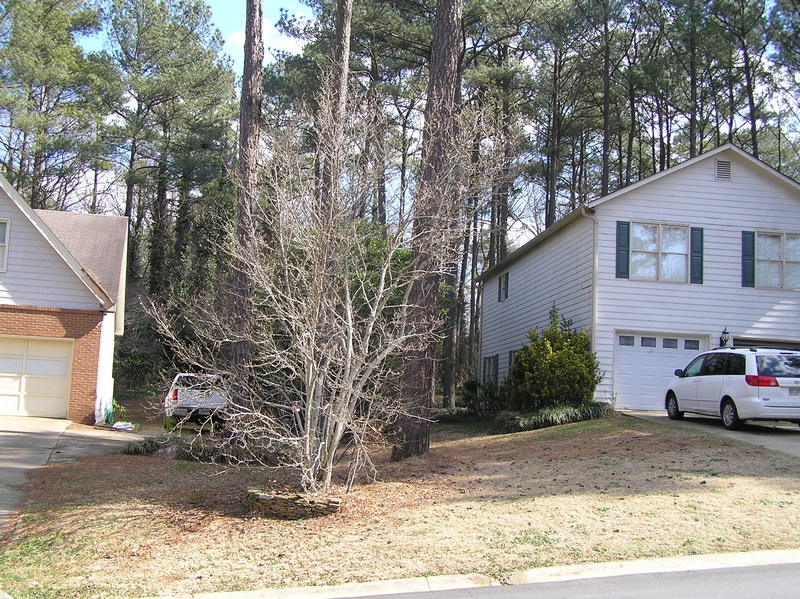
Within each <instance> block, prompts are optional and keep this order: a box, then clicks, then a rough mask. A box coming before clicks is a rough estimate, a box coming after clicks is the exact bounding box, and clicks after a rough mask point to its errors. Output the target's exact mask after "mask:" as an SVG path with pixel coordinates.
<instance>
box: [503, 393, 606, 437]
mask: <svg viewBox="0 0 800 599" xmlns="http://www.w3.org/2000/svg"><path fill="white" fill-rule="evenodd" d="M613 412H614V406H612V405H611V404H608V403H605V402H596V401H592V402H587V403H584V404H583V405H581V406H579V407H577V408H576V407H573V406H553V407H548V408H542V409H541V410H538V411H536V412H532V413H520V412H509V411H506V412H500V413H499V414H498V415H497V417H496V418H495V419H494V421H493V422H492V428H491V429H490V431H489V432H490V433H492V434H495V435H500V434H504V433H518V432H522V431H532V430H536V429H540V428H548V427H550V426H558V425H561V424H572V423H573V422H583V421H584V420H594V419H595V418H602V417H604V416H608V415H610V414H612V413H613Z"/></svg>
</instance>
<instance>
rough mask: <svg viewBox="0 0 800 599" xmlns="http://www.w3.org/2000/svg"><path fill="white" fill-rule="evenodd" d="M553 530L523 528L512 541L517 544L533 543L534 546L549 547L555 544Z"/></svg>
mask: <svg viewBox="0 0 800 599" xmlns="http://www.w3.org/2000/svg"><path fill="white" fill-rule="evenodd" d="M554 532H555V531H552V530H546V531H545V530H537V529H535V528H532V529H529V530H523V531H522V532H520V533H518V534H516V535H515V536H514V537H513V539H512V542H513V543H514V544H519V545H534V546H535V547H550V546H552V545H554V544H555V542H556V539H555V537H554V536H553V533H554Z"/></svg>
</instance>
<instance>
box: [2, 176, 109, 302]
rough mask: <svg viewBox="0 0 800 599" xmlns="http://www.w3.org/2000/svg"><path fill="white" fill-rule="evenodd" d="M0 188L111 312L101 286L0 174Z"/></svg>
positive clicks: (107, 297) (106, 296)
mask: <svg viewBox="0 0 800 599" xmlns="http://www.w3.org/2000/svg"><path fill="white" fill-rule="evenodd" d="M0 189H2V190H3V192H5V194H6V196H8V197H9V198H10V199H11V201H12V202H14V204H15V205H16V207H17V208H18V209H19V210H20V212H22V214H23V215H24V216H25V217H26V218H27V219H28V221H29V222H30V223H31V225H33V227H34V228H35V229H36V230H37V231H38V232H39V233H40V234H41V236H42V237H43V238H44V239H45V240H46V241H47V243H48V244H50V247H52V248H53V250H55V252H56V254H58V256H59V257H60V258H61V259H62V260H63V261H64V263H65V264H66V265H67V266H68V267H69V269H70V270H71V271H72V272H73V273H75V276H77V277H78V278H79V279H80V281H81V282H82V283H83V284H84V286H85V287H86V288H87V289H88V290H89V291H90V292H91V293H92V295H94V296H95V297H96V298H97V301H98V302H99V303H100V308H101V309H102V310H104V311H106V312H111V311H113V310H114V308H115V304H114V300H112V299H111V298H110V297H109V296H108V294H107V293H106V292H105V290H103V288H102V287H101V286H100V285H99V284H98V283H97V282H96V281H95V280H94V278H92V276H91V275H90V274H89V273H88V272H86V270H85V269H84V268H83V267H82V266H81V265H80V264H79V263H78V261H77V260H76V259H75V258H74V257H73V255H72V254H70V253H69V250H67V248H65V247H64V244H63V243H61V241H60V240H59V239H58V237H56V235H55V233H53V232H52V231H51V230H50V228H49V227H48V226H47V225H45V224H44V222H43V221H42V219H41V218H39V216H38V215H37V214H36V212H34V211H33V208H31V207H30V206H29V205H28V203H27V202H26V201H25V200H24V199H23V198H22V196H21V195H19V193H18V192H17V190H16V189H14V188H13V187H12V185H11V183H9V182H8V180H7V179H6V178H5V177H4V176H3V175H2V174H0Z"/></svg>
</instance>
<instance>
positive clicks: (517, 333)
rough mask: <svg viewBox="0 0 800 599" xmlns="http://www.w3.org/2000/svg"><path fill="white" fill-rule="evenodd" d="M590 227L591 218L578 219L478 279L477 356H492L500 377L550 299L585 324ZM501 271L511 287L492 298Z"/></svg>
mask: <svg viewBox="0 0 800 599" xmlns="http://www.w3.org/2000/svg"><path fill="white" fill-rule="evenodd" d="M592 226H593V223H592V220H591V219H589V218H585V217H583V218H579V219H578V220H576V221H575V222H573V223H571V224H570V225H569V226H568V227H567V229H566V230H564V231H561V232H560V234H558V235H554V236H553V237H552V238H550V239H547V240H544V241H543V242H542V243H541V245H540V246H539V247H538V248H536V250H535V251H532V252H529V253H528V254H527V255H526V256H525V257H524V258H522V259H520V260H517V261H515V262H512V263H510V264H509V265H508V268H507V269H506V270H504V271H503V272H502V273H498V275H497V276H495V277H491V278H489V279H487V280H486V281H484V282H483V288H484V290H485V291H484V297H483V302H482V309H481V310H482V321H481V357H482V358H486V357H489V356H498V361H499V364H498V380H499V381H500V382H502V381H503V379H505V376H506V373H507V372H508V366H509V362H510V358H511V353H510V352H513V351H516V350H518V349H519V348H520V347H522V345H523V344H525V343H526V342H527V340H528V331H529V330H530V329H531V328H532V327H545V326H547V324H548V318H549V313H550V308H552V306H553V303H555V305H556V307H557V308H558V310H559V314H560V315H561V316H563V317H565V318H569V319H572V320H573V326H575V327H578V328H584V327H588V326H590V325H591V320H592V273H593V257H592V254H593V238H592ZM506 273H507V274H508V277H509V280H510V284H511V286H512V287H513V289H512V290H511V292H510V293H509V294H508V298H507V299H505V300H504V301H503V302H497V301H494V297H493V296H494V294H495V293H496V292H497V289H498V288H499V287H498V286H499V281H498V280H499V279H500V277H501V276H504V275H505V274H506ZM490 294H491V295H490ZM481 364H482V365H483V364H484V362H483V360H481Z"/></svg>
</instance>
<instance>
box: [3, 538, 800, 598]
mask: <svg viewBox="0 0 800 599" xmlns="http://www.w3.org/2000/svg"><path fill="white" fill-rule="evenodd" d="M794 563H797V564H800V550H795V549H788V550H777V551H755V552H752V553H719V554H709V555H685V556H679V557H666V558H656V559H643V560H634V561H628V562H606V563H602V564H581V565H575V566H552V567H549V568H536V569H534V570H527V571H524V572H516V573H514V574H511V575H510V576H508V578H506V579H505V580H504V584H509V585H518V584H531V583H541V582H558V581H564V580H578V579H583V578H606V577H611V576H627V575H631V574H654V573H661V572H683V571H690V570H711V569H714V568H741V567H745V566H762V565H768V564H794ZM500 584H501V583H500V582H499V581H497V580H494V579H492V578H490V577H488V576H484V575H483V574H467V575H456V576H432V577H427V578H404V579H400V580H379V581H374V582H364V583H350V584H343V585H340V586H327V587H296V588H285V589H264V590H260V591H245V592H235V593H199V594H195V595H166V596H162V597H150V598H148V599H338V598H343V597H368V596H380V595H390V594H396V593H421V592H427V591H448V590H458V589H468V588H476V587H488V586H500ZM0 599H4V598H3V597H2V596H0Z"/></svg>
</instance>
